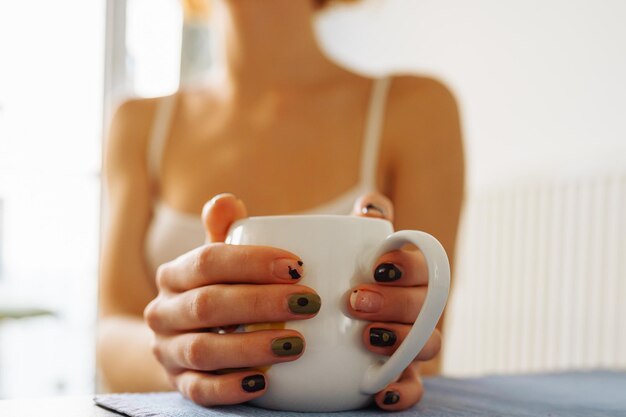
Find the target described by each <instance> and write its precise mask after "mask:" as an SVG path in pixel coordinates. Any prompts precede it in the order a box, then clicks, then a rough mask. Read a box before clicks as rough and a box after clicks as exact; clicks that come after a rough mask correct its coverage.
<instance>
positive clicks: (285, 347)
mask: <svg viewBox="0 0 626 417" xmlns="http://www.w3.org/2000/svg"><path fill="white" fill-rule="evenodd" d="M302 349H304V341H303V340H302V339H300V338H299V337H283V338H280V339H274V340H272V352H274V355H276V356H295V355H299V354H300V353H302Z"/></svg>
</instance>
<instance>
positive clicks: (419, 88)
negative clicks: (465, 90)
mask: <svg viewBox="0 0 626 417" xmlns="http://www.w3.org/2000/svg"><path fill="white" fill-rule="evenodd" d="M387 122H388V123H387V124H386V131H387V133H388V135H389V139H390V140H391V141H392V144H391V145H392V146H393V148H394V149H395V150H396V152H397V155H407V156H409V155H415V152H418V151H419V152H425V151H435V150H436V149H442V147H445V148H446V149H447V151H448V153H454V152H459V153H460V152H462V140H461V131H460V121H459V110H458V105H457V100H456V98H455V96H454V94H453V92H452V90H451V89H450V88H449V87H448V86H446V85H445V84H444V83H443V82H441V81H439V80H437V79H434V78H429V77H419V76H410V75H408V76H407V75H404V76H397V77H394V78H393V79H392V83H391V87H390V91H389V107H388V110H387ZM407 151H408V154H407V153H406V152H407Z"/></svg>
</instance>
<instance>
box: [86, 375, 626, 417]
mask: <svg viewBox="0 0 626 417" xmlns="http://www.w3.org/2000/svg"><path fill="white" fill-rule="evenodd" d="M424 385H425V394H424V397H423V398H422V401H421V402H420V403H419V404H417V405H416V406H415V407H413V408H412V409H410V410H407V411H402V412H397V413H392V414H390V413H389V412H385V411H381V410H379V409H376V408H371V409H364V410H357V411H346V412H341V413H294V412H279V411H271V410H263V409H260V408H255V407H251V406H246V405H237V406H224V407H214V408H210V409H209V408H203V407H200V406H198V405H196V404H194V403H192V402H191V401H188V400H186V399H184V398H183V397H182V396H181V395H180V394H178V393H176V392H167V393H149V394H110V395H98V396H96V397H95V402H96V403H97V404H98V405H101V406H103V407H106V408H108V409H111V410H114V411H117V412H120V413H123V414H126V415H128V416H131V417H233V416H243V417H269V416H277V417H288V416H299V417H303V416H306V417H319V416H328V415H333V416H338V417H353V416H371V417H374V416H377V417H378V416H387V417H390V416H393V417H408V416H412V417H418V416H419V417H444V416H446V417H453V416H458V417H470V416H512V417H526V416H546V417H565V416H567V417H578V416H580V417H600V416H611V417H621V416H624V417H626V372H608V371H606V372H605V371H595V372H568V373H559V374H541V375H516V376H489V377H482V378H459V379H457V378H425V379H424Z"/></svg>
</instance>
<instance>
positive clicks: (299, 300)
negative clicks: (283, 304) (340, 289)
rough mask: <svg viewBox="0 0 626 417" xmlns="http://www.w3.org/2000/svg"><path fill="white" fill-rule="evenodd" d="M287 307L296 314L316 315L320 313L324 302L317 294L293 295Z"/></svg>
mask: <svg viewBox="0 0 626 417" xmlns="http://www.w3.org/2000/svg"><path fill="white" fill-rule="evenodd" d="M287 305H288V306H289V310H291V312H292V313H295V314H315V313H317V312H318V311H320V307H321V306H322V300H321V299H320V296H319V295H317V294H293V295H291V296H290V297H289V299H288V300H287Z"/></svg>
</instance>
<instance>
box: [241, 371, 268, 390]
mask: <svg viewBox="0 0 626 417" xmlns="http://www.w3.org/2000/svg"><path fill="white" fill-rule="evenodd" d="M241 388H243V390H244V391H246V392H257V391H261V390H262V389H263V388H265V377H264V376H263V375H261V374H259V375H250V376H247V377H245V378H244V379H243V380H241Z"/></svg>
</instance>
